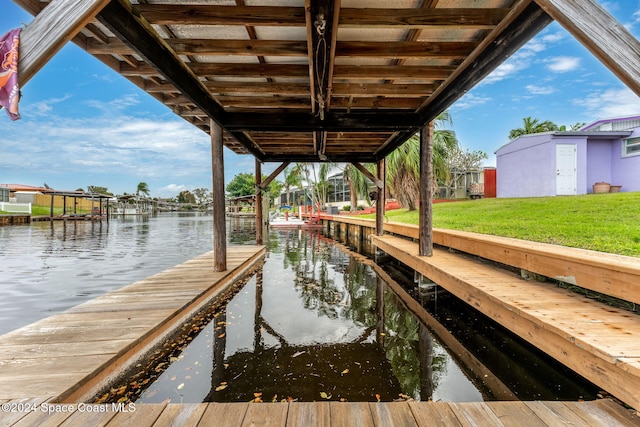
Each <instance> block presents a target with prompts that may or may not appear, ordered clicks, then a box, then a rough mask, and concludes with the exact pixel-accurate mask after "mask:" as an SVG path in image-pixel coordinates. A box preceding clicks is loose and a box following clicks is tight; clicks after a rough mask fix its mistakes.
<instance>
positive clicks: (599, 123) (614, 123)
mask: <svg viewBox="0 0 640 427" xmlns="http://www.w3.org/2000/svg"><path fill="white" fill-rule="evenodd" d="M637 127H640V115H634V116H622V117H611V118H608V119H600V120H596V121H595V122H593V123H590V124H588V125H586V126H583V127H582V128H581V129H580V130H583V131H588V130H594V131H597V130H604V129H605V128H606V130H622V129H634V128H637Z"/></svg>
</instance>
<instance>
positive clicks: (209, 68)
mask: <svg viewBox="0 0 640 427" xmlns="http://www.w3.org/2000/svg"><path fill="white" fill-rule="evenodd" d="M189 66H190V67H191V69H192V70H193V71H194V72H195V73H197V74H199V75H209V76H212V77H213V76H219V77H253V78H260V77H304V76H306V75H308V70H309V67H308V66H307V65H296V64H237V63H195V64H189ZM455 70H456V67H453V66H445V65H433V66H431V65H424V66H423V65H405V66H393V65H363V66H356V65H336V66H334V79H335V78H358V79H368V80H380V79H385V78H393V79H394V80H399V79H411V80H419V81H428V80H444V79H446V78H448V77H449V76H450V75H451V73H452V72H454V71H455ZM122 72H123V73H127V74H128V75H131V74H136V73H140V75H147V74H153V69H148V68H147V67H145V66H144V65H141V66H139V67H123V70H122ZM156 74H157V73H156Z"/></svg>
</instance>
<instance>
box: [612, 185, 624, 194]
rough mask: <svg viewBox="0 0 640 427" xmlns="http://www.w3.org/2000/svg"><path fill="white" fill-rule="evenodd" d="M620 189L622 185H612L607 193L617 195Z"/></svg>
mask: <svg viewBox="0 0 640 427" xmlns="http://www.w3.org/2000/svg"><path fill="white" fill-rule="evenodd" d="M621 188H622V185H612V186H611V188H609V193H619V192H620V189H621Z"/></svg>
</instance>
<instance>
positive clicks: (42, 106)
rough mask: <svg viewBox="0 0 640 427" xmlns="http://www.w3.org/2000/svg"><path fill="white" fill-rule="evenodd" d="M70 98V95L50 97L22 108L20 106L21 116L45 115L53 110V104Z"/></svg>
mask: <svg viewBox="0 0 640 427" xmlns="http://www.w3.org/2000/svg"><path fill="white" fill-rule="evenodd" d="M70 98H71V95H65V96H63V97H62V98H51V99H46V100H43V101H38V102H34V103H32V104H28V105H27V106H25V107H24V108H22V107H21V108H20V110H21V112H22V116H23V117H27V116H29V115H32V116H45V115H47V114H49V113H50V112H51V111H53V108H54V107H53V106H54V105H56V104H61V103H63V102H64V101H66V100H68V99H70Z"/></svg>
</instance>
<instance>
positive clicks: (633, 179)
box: [496, 116, 640, 197]
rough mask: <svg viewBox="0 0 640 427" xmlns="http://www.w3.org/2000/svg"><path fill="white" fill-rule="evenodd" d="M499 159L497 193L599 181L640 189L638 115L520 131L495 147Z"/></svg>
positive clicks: (579, 189)
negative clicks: (540, 130) (573, 127)
mask: <svg viewBox="0 0 640 427" xmlns="http://www.w3.org/2000/svg"><path fill="white" fill-rule="evenodd" d="M496 162H497V196H498V197H538V196H561V195H577V194H587V193H592V192H593V185H594V184H596V183H598V182H606V183H608V184H610V185H612V186H622V187H621V188H620V191H640V173H639V172H638V171H640V116H631V117H619V118H613V119H607V120H599V121H597V122H594V123H592V124H589V125H587V126H585V127H583V128H582V129H581V130H579V131H568V132H545V133H538V134H530V135H522V136H520V137H518V138H516V139H514V140H513V141H511V142H509V143H508V144H506V145H504V146H502V147H500V148H499V149H498V150H497V151H496Z"/></svg>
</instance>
